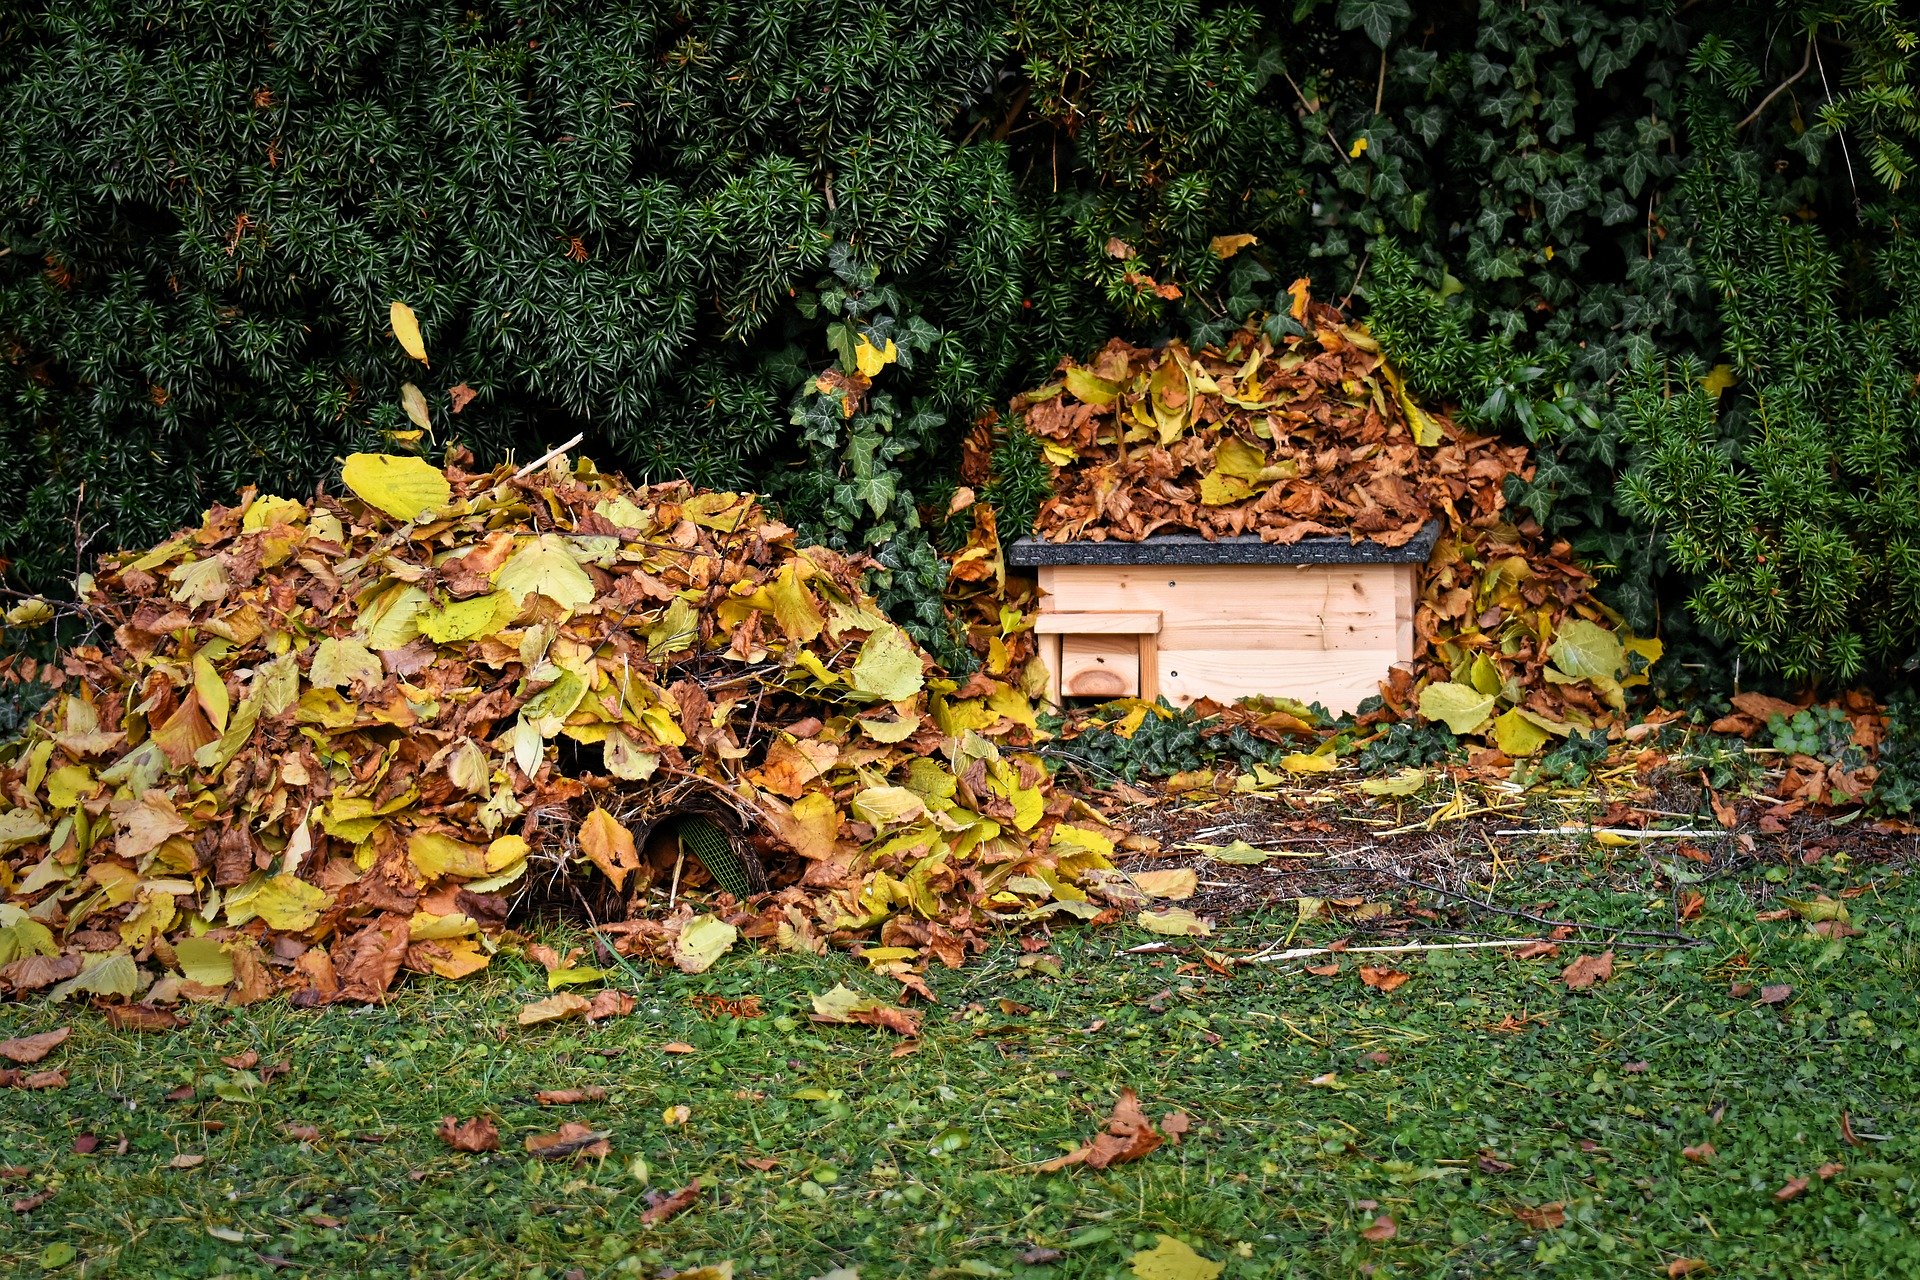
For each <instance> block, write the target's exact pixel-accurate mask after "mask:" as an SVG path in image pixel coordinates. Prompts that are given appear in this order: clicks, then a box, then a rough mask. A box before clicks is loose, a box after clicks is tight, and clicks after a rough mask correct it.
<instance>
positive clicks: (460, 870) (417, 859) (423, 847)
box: [407, 831, 491, 880]
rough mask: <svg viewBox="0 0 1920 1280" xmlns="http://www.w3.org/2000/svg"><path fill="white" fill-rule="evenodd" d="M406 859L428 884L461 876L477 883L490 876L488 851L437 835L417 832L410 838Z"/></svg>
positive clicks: (462, 841)
mask: <svg viewBox="0 0 1920 1280" xmlns="http://www.w3.org/2000/svg"><path fill="white" fill-rule="evenodd" d="M407 857H408V858H409V859H411V860H412V862H413V866H414V869H415V870H416V871H418V872H419V873H420V874H421V876H422V877H423V878H425V879H427V880H438V879H440V878H441V877H442V876H458V877H459V878H460V879H462V880H477V879H479V878H480V877H481V876H484V875H486V874H487V872H488V871H489V870H491V868H489V867H488V866H487V851H486V850H485V849H482V848H481V847H480V846H478V845H472V844H468V843H467V842H466V841H464V840H456V839H454V838H453V837H452V836H449V835H442V834H441V833H439V832H438V831H416V832H414V833H413V834H412V835H411V836H409V837H408V838H407Z"/></svg>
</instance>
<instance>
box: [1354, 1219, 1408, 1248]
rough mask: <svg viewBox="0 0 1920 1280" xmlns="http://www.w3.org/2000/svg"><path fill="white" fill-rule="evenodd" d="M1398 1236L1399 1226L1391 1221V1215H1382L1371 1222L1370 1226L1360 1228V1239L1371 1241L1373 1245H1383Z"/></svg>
mask: <svg viewBox="0 0 1920 1280" xmlns="http://www.w3.org/2000/svg"><path fill="white" fill-rule="evenodd" d="M1399 1234H1400V1224H1399V1223H1397V1222H1395V1221H1394V1220H1393V1215H1392V1214H1390V1213H1383V1214H1381V1215H1380V1216H1379V1217H1377V1218H1375V1219H1374V1220H1373V1224H1372V1225H1371V1226H1367V1227H1363V1228H1361V1231H1360V1238H1361V1239H1362V1240H1371V1241H1373V1242H1374V1243H1375V1244H1384V1243H1386V1242H1387V1241H1388V1240H1391V1239H1393V1238H1394V1237H1395V1236H1397V1235H1399Z"/></svg>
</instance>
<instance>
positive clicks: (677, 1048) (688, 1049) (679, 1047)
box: [660, 1040, 698, 1053]
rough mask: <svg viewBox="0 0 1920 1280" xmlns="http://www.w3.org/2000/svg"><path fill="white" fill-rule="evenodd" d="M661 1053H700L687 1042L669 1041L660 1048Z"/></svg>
mask: <svg viewBox="0 0 1920 1280" xmlns="http://www.w3.org/2000/svg"><path fill="white" fill-rule="evenodd" d="M660 1052H662V1053H695V1052H698V1051H697V1050H696V1049H695V1048H694V1047H693V1046H692V1045H690V1044H688V1043H687V1042H686V1041H685V1040H669V1041H667V1042H666V1043H665V1044H663V1045H661V1046H660Z"/></svg>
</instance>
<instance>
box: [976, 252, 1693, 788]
mask: <svg viewBox="0 0 1920 1280" xmlns="http://www.w3.org/2000/svg"><path fill="white" fill-rule="evenodd" d="M1292 296H1293V306H1292V309H1291V312H1290V314H1289V315H1287V316H1281V317H1275V318H1274V320H1273V321H1272V322H1269V323H1266V324H1264V325H1253V324H1250V325H1249V326H1248V327H1247V328H1245V329H1242V330H1241V331H1239V332H1238V333H1236V334H1235V335H1234V336H1233V338H1232V339H1231V340H1229V341H1228V342H1227V343H1226V344H1225V345H1224V346H1223V347H1217V348H1216V347H1208V348H1206V349H1204V350H1202V351H1198V352H1195V351H1192V350H1190V349H1189V348H1188V347H1187V346H1185V345H1184V344H1183V343H1180V342H1177V341H1176V342H1172V343H1169V344H1167V345H1166V346H1164V347H1159V348H1146V347H1136V346H1132V345H1130V344H1128V343H1126V342H1124V341H1121V340H1119V339H1115V340H1114V341H1112V342H1109V343H1108V344H1107V345H1106V346H1105V347H1103V348H1102V349H1101V350H1100V351H1099V353H1098V354H1096V355H1095V356H1094V358H1093V359H1092V360H1091V361H1090V362H1088V363H1087V364H1084V365H1082V364H1076V363H1074V362H1072V361H1064V362H1062V364H1061V366H1060V370H1061V374H1062V376H1061V379H1060V380H1059V381H1057V382H1053V383H1049V384H1048V385H1047V386H1044V387H1041V388H1039V389H1037V390H1034V391H1029V392H1026V393H1025V394H1023V395H1021V396H1019V397H1017V398H1016V399H1015V400H1014V402H1013V413H1014V416H1015V417H1016V418H1017V419H1019V420H1020V422H1021V423H1022V424H1023V425H1024V426H1025V429H1026V430H1027V431H1028V432H1030V433H1031V434H1032V435H1033V436H1034V437H1035V438H1036V439H1038V441H1039V442H1040V445H1041V447H1042V449H1043V451H1044V452H1045V454H1046V457H1047V459H1048V462H1049V464H1050V465H1051V466H1052V468H1053V484H1054V493H1053V496H1052V497H1051V498H1050V499H1048V500H1047V502H1046V503H1045V504H1044V505H1043V506H1042V508H1041V510H1040V514H1039V517H1038V520H1037V522H1036V529H1037V532H1038V534H1039V535H1040V536H1042V537H1045V538H1048V539H1051V540H1053V541H1057V542H1058V541H1068V540H1073V539H1085V540H1091V541H1101V540H1106V539H1115V540H1120V541H1127V542H1136V541H1140V540H1142V539H1145V538H1148V537H1150V536H1152V535H1154V534H1158V533H1194V534H1199V535H1201V536H1203V537H1208V538H1218V537H1229V536H1246V535H1254V536H1258V537H1260V538H1261V539H1263V540H1265V541H1268V542H1277V543H1293V542H1297V541H1299V540H1300V539H1301V538H1304V537H1308V536H1312V535H1321V536H1326V535H1337V536H1342V537H1350V538H1352V539H1353V540H1354V541H1356V542H1358V541H1360V540H1362V539H1367V540H1371V541H1373V542H1376V543H1379V544H1382V545H1384V546H1389V547H1397V546H1403V545H1405V544H1406V543H1407V542H1409V541H1410V540H1412V539H1413V538H1414V537H1415V536H1416V535H1417V534H1418V533H1419V532H1420V531H1421V530H1422V529H1423V528H1424V527H1425V526H1426V525H1427V524H1428V523H1429V522H1430V521H1436V520H1437V521H1440V522H1441V524H1442V534H1441V537H1440V539H1439V542H1438V544H1437V545H1436V547H1435V550H1434V553H1433V556H1432V559H1431V561H1430V563H1429V565H1428V568H1427V572H1426V574H1425V578H1424V582H1423V586H1422V591H1421V598H1420V604H1419V608H1418V611H1417V614H1416V617H1415V624H1414V625H1415V630H1416V635H1417V648H1418V654H1417V670H1416V671H1415V672H1413V673H1411V674H1412V676H1413V677H1414V678H1413V679H1412V680H1411V681H1409V680H1406V679H1404V678H1403V679H1401V680H1399V681H1398V682H1396V683H1395V684H1394V685H1393V686H1390V687H1389V688H1388V689H1387V693H1386V696H1387V699H1388V702H1389V709H1390V710H1393V711H1396V712H1402V713H1404V712H1407V711H1411V710H1414V709H1417V710H1418V711H1419V712H1420V713H1421V714H1422V715H1424V716H1426V717H1427V718H1429V719H1433V720H1440V721H1444V722H1445V723H1446V724H1447V725H1448V726H1449V727H1450V728H1452V729H1453V731H1454V732H1456V733H1462V734H1467V733H1485V734H1486V735H1487V736H1488V739H1489V741H1490V742H1491V743H1492V744H1493V745H1495V746H1496V747H1497V748H1498V749H1499V750H1500V751H1502V752H1504V753H1505V754H1507V755H1509V756H1524V755H1529V754H1531V753H1533V752H1535V751H1537V750H1539V749H1540V748H1541V747H1542V746H1543V745H1545V744H1546V743H1547V742H1548V741H1549V740H1550V739H1551V738H1552V737H1554V736H1562V737H1564V736H1567V735H1569V734H1571V733H1573V732H1574V731H1576V730H1578V729H1583V728H1590V727H1592V726H1594V725H1596V724H1599V723H1603V722H1605V721H1606V720H1607V719H1608V717H1610V716H1612V715H1614V714H1615V713H1618V712H1620V711H1622V710H1624V709H1625V705H1626V704H1625V697H1624V695H1623V693H1622V690H1623V689H1624V688H1625V687H1628V686H1631V685H1633V684H1636V683H1644V681H1645V671H1646V668H1647V666H1648V665H1649V664H1650V663H1651V662H1652V661H1653V660H1655V659H1656V658H1658V656H1659V652H1660V647H1659V644H1658V642H1656V641H1646V640H1641V639H1638V638H1636V637H1634V636H1633V635H1632V634H1631V633H1630V632H1629V631H1628V630H1627V629H1626V628H1625V627H1624V625H1623V624H1622V621H1621V619H1620V618H1619V616H1618V615H1617V614H1614V613H1613V612H1611V611H1610V610H1608V609H1607V608H1606V606H1604V605H1602V604H1601V603H1600V602H1599V600H1598V599H1597V598H1596V597H1595V596H1594V594H1593V587H1594V581H1593V578H1592V577H1591V576H1590V575H1589V574H1588V573H1587V572H1586V571H1585V570H1583V569H1582V568H1581V567H1580V566H1579V565H1578V564H1577V563H1575V562H1574V559H1573V556H1572V552H1571V549H1570V548H1569V547H1568V546H1567V544H1565V543H1564V542H1557V541H1550V540H1549V539H1547V538H1546V537H1545V536H1544V535H1543V533H1542V531H1541V529H1540V527H1539V525H1538V524H1536V523H1535V522H1533V521H1532V520H1530V519H1526V518H1515V515H1514V513H1511V512H1509V511H1508V510H1507V506H1506V495H1505V487H1506V482H1507V480H1508V479H1509V478H1510V477H1520V478H1522V479H1528V478H1531V476H1532V464H1531V462H1530V460H1529V458H1528V453H1527V450H1526V448H1525V447H1524V446H1520V445H1513V444H1508V443H1505V442H1503V441H1501V440H1500V439H1498V438H1497V437H1492V436H1474V435H1471V434H1469V433H1467V432H1465V431H1463V430H1462V429H1460V428H1459V427H1458V426H1456V425H1455V424H1454V423H1453V422H1452V420H1451V419H1450V418H1448V417H1447V416H1446V415H1445V414H1444V413H1430V412H1428V411H1427V410H1426V409H1423V408H1422V407H1421V406H1420V405H1419V404H1418V403H1416V402H1415V400H1414V398H1413V397H1412V396H1411V395H1409V394H1408V391H1407V388H1406V386H1405V384H1404V383H1403V382H1402V380H1401V378H1400V376H1399V374H1398V373H1396V372H1395V370H1394V368H1393V366H1392V365H1391V364H1389V363H1388V362H1387V361H1386V359H1385V358H1384V356H1383V355H1382V354H1381V351H1380V346H1379V344H1378V343H1377V342H1375V341H1374V340H1373V338H1372V336H1371V335H1370V334H1368V333H1367V331H1366V329H1365V328H1364V327H1361V326H1354V325H1350V324H1348V323H1347V321H1346V319H1345V317H1344V316H1342V314H1341V313H1340V312H1339V311H1338V310H1337V309H1336V308H1334V307H1330V306H1327V305H1325V304H1323V303H1317V302H1314V301H1313V300H1312V299H1311V298H1310V297H1309V296H1308V293H1307V282H1306V281H1305V280H1301V281H1297V282H1295V284H1294V286H1293V288H1292Z"/></svg>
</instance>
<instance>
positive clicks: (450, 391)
mask: <svg viewBox="0 0 1920 1280" xmlns="http://www.w3.org/2000/svg"><path fill="white" fill-rule="evenodd" d="M479 394H480V393H479V392H478V391H475V390H474V389H473V388H472V387H470V386H468V385H467V384H466V383H464V382H456V383H454V384H453V385H452V386H450V387H448V388H447V399H449V400H451V401H453V411H454V412H455V413H458V412H460V411H461V410H462V409H464V408H466V407H467V406H468V405H469V404H472V403H473V398H474V397H475V396H477V395H479Z"/></svg>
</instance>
